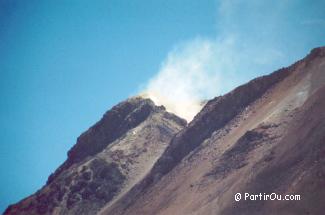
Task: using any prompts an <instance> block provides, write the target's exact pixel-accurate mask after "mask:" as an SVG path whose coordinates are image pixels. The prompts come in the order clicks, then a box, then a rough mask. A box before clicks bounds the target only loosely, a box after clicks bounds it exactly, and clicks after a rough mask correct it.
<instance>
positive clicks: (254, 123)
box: [5, 47, 325, 215]
mask: <svg viewBox="0 0 325 215" xmlns="http://www.w3.org/2000/svg"><path fill="white" fill-rule="evenodd" d="M324 70H325V47H319V48H315V49H313V50H312V51H311V52H310V53H309V54H308V55H307V56H306V57H305V58H303V59H301V60H299V61H297V62H296V63H294V64H292V65H291V66H289V67H286V68H281V69H279V70H277V71H275V72H273V73H271V74H270V75H266V76H262V77H259V78H256V79H253V80H252V81H250V82H248V83H246V84H244V85H241V86H239V87H237V88H235V89H234V90H232V91H231V92H229V93H227V94H225V95H223V96H219V97H216V98H214V99H211V100H209V101H208V102H207V103H206V104H205V106H204V107H203V109H202V110H201V111H200V112H199V113H198V114H197V115H196V116H195V117H194V119H193V120H192V121H191V122H189V123H187V122H186V121H185V120H183V119H181V118H180V117H178V116H176V115H174V114H172V113H169V112H167V111H166V110H165V108H164V107H163V106H156V105H155V104H154V103H153V102H152V101H151V100H150V99H144V98H140V97H134V98H130V99H128V100H126V101H124V102H121V103H119V104H118V105H116V106H114V107H113V108H112V109H111V110H109V111H108V112H106V113H105V114H104V116H103V118H102V119H101V120H100V121H99V122H98V123H96V124H95V125H94V126H92V127H91V128H90V129H88V130H87V131H86V132H84V133H83V134H82V135H81V136H80V137H79V138H78V140H77V143H76V144H75V145H74V146H73V147H72V148H71V149H70V150H69V152H68V158H67V160H66V161H65V162H64V163H63V164H62V165H61V166H60V167H59V168H58V169H57V170H56V171H55V173H54V174H53V175H51V176H50V177H49V179H48V181H47V183H46V185H45V186H44V187H43V188H42V189H40V190H39V191H38V192H36V194H34V195H32V196H30V197H28V198H26V199H24V200H22V201H20V202H19V203H17V204H15V205H12V206H9V207H8V208H7V210H6V211H5V214H17V213H20V214H30V213H35V214H96V213H98V214H99V215H105V214H114V215H115V214H261V213H262V214H264V213H268V212H270V213H271V214H288V213H289V214H290V213H295V214H306V213H312V214H321V211H323V210H324V209H325V208H324V207H323V206H322V205H321V203H320V202H319V201H320V200H319V199H317V196H318V197H319V198H320V199H321V197H324V196H325V193H324V192H322V191H321V190H319V187H321V186H322V184H323V183H325V181H324V180H322V179H321V178H322V177H321V176H323V175H325V170H324V169H323V168H322V165H321V164H323V162H324V160H323V159H322V154H321V153H322V151H323V150H325V149H324V148H323V147H324V143H325V142H324V140H325V133H324V131H325V130H324V128H325V127H324V123H323V122H324V121H325V116H324V113H323V112H322V108H325V104H324V102H322V101H324V100H325V98H324V95H325V91H324V90H325V72H324ZM297 138H298V139H297ZM299 138H300V139H301V140H303V141H304V142H305V143H306V144H304V143H303V142H299ZM308 146H311V148H309V147H308ZM290 150H292V151H290ZM289 152H292V156H287V157H286V155H288V153H289ZM303 155H308V156H306V157H303ZM314 161H317V162H318V164H317V165H316V164H314ZM307 172H308V173H310V174H311V175H312V176H309V177H307V176H306V174H307ZM270 175H271V176H272V175H279V177H278V179H277V178H276V177H270ZM296 177H297V178H298V179H299V180H298V179H297V180H296V179H295V178H296ZM280 179H281V180H282V181H283V182H282V181H281V180H280ZM315 179H317V180H315ZM279 180H280V181H279ZM290 180H292V181H293V182H294V183H293V182H292V183H290ZM313 180H314V181H316V182H315V183H314V184H313ZM308 189H310V190H313V192H314V193H315V195H316V197H315V196H313V195H312V194H309V193H308V192H307V191H308ZM306 190H307V191H306ZM245 191H247V192H248V191H250V192H254V193H258V192H278V193H288V192H289V191H291V192H297V191H299V192H301V194H302V195H305V196H307V197H306V200H305V202H302V203H301V202H293V203H281V202H280V203H278V202H276V203H269V202H257V203H255V202H246V201H241V202H235V201H234V199H233V197H234V196H233V195H234V193H236V192H245ZM290 205H291V206H292V207H290Z"/></svg>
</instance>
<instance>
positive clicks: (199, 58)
mask: <svg viewBox="0 0 325 215" xmlns="http://www.w3.org/2000/svg"><path fill="white" fill-rule="evenodd" d="M232 44H233V42H232V40H231V39H227V40H223V41H212V40H208V39H203V38H196V39H194V40H192V41H189V42H185V43H183V44H180V45H178V46H177V47H176V48H174V49H173V50H172V51H171V52H170V53H169V54H168V56H167V59H166V60H165V61H164V62H163V63H162V65H161V68H160V70H159V72H158V74H157V75H156V76H155V77H153V78H152V79H151V80H150V81H149V83H148V85H147V86H146V88H145V90H144V93H143V95H144V96H146V97H149V98H151V99H152V100H153V101H154V102H155V103H156V104H157V105H164V106H165V107H166V109H167V110H168V111H170V112H173V113H175V114H176V115H178V116H180V117H183V118H185V119H186V120H188V121H190V120H192V118H193V117H194V115H195V114H197V113H198V112H199V111H200V109H201V108H202V105H203V102H202V101H203V100H204V99H208V98H212V97H214V96H216V95H217V94H218V93H220V89H219V88H220V82H221V81H223V80H222V79H227V76H228V75H227V74H222V75H221V74H220V70H219V68H221V67H222V68H223V69H225V68H226V67H227V66H226V65H231V64H230V62H227V61H229V58H228V57H227V58H224V57H222V56H223V55H222V53H225V51H226V50H227V49H228V50H229V49H230V47H231V46H232Z"/></svg>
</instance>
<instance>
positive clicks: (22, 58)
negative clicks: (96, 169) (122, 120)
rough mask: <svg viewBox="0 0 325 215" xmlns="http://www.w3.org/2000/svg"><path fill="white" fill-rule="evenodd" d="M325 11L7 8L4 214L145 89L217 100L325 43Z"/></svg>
mask: <svg viewBox="0 0 325 215" xmlns="http://www.w3.org/2000/svg"><path fill="white" fill-rule="evenodd" d="M324 8H325V2H324V1H302V0H281V1H280V0H273V1H257V0H251V1H244V0H233V1H232V0H229V1H226V0H221V1H198V0H197V1H194V0H186V1H185V0H182V1H181V0H173V1H171V0H161V1H149V0H148V1H147V0H143V1H123V0H106V1H99V0H94V1H84V0H66V1H60V0H55V1H54V0H53V1H49V0H48V1H47V0H43V1H36V0H30V1H18V0H0V84H1V85H0V87H1V91H0V94H1V106H0V120H1V121H0V122H1V123H0V126H1V127H0V134H1V137H2V141H1V142H2V143H1V144H0V162H1V164H2V165H1V171H0V180H1V181H0V182H1V189H0V211H2V210H4V209H5V207H6V206H7V205H8V204H10V203H14V202H17V201H18V200H20V199H21V198H23V197H26V196H27V195H29V194H32V193H33V192H35V191H36V190H37V189H39V188H41V186H42V185H44V183H45V181H46V179H47V177H48V175H49V174H50V173H51V172H53V171H54V170H55V169H56V168H57V167H58V166H59V165H60V164H61V163H62V162H63V161H64V160H65V159H66V152H67V151H68V149H69V148H70V147H71V146H72V145H73V144H74V143H75V141H76V138H77V137H78V136H79V135H80V133H81V132H83V131H85V130H86V129H87V128H88V127H90V126H91V125H92V124H94V123H95V122H96V121H98V120H99V119H100V118H101V116H102V114H103V113H104V112H105V111H106V110H108V109H109V108H110V107H112V105H114V104H116V103H118V102H119V101H122V100H124V99H126V98H127V97H129V96H131V95H134V94H137V93H139V92H140V91H142V90H149V91H150V90H155V91H157V90H158V91H161V92H163V93H166V94H169V92H170V90H169V88H170V87H171V86H169V85H168V84H167V83H166V82H169V83H179V84H177V86H187V87H185V88H184V87H182V89H186V90H185V91H181V90H180V91H179V92H180V94H179V95H180V97H184V99H185V100H186V99H189V95H191V96H190V97H192V96H193V97H194V98H195V99H202V98H210V97H213V96H217V95H219V94H222V93H225V92H227V91H229V90H230V89H231V88H233V87H235V86H236V85H238V84H240V83H244V82H245V81H248V80H249V79H251V78H254V77H256V76H259V75H263V74H267V73H269V72H272V71H273V70H275V69H277V68H279V67H282V66H286V65H289V64H291V63H293V62H294V61H295V60H298V59H299V58H301V57H303V56H304V55H306V54H307V53H308V52H309V51H310V49H311V48H313V47H317V46H321V45H325V13H324ZM193 62H194V63H193ZM197 68H199V69H197ZM170 71H173V72H172V73H171V72H170ZM170 74H172V75H170ZM174 74H177V75H174ZM193 74H194V75H193ZM198 77H199V80H202V81H201V82H202V83H205V84H202V83H201V84H200V83H197V82H195V81H193V79H194V80H195V79H197V78H198ZM210 77H211V78H210ZM175 78H178V79H175ZM166 80H167V81H166ZM175 80H177V82H175ZM205 80H208V81H205ZM165 84H166V85H165ZM188 86H191V87H188ZM173 87H175V86H173ZM174 91H175V89H174ZM177 95H178V94H177ZM171 101H173V100H171Z"/></svg>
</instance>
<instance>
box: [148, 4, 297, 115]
mask: <svg viewBox="0 0 325 215" xmlns="http://www.w3.org/2000/svg"><path fill="white" fill-rule="evenodd" d="M293 4H294V2H292V1H285V2H283V1H280V0H276V1H275V2H273V1H272V2H261V1H258V0H253V1H251V2H250V3H249V4H247V1H245V0H238V1H228V0H221V1H219V4H218V10H217V11H216V13H217V19H216V27H217V35H216V37H215V38H202V37H199V38H195V39H193V40H189V41H187V42H183V43H181V44H179V45H177V46H176V47H175V48H174V49H173V50H172V51H170V52H169V53H168V55H167V57H166V59H165V60H164V61H163V63H162V65H161V67H160V69H159V71H158V73H157V74H156V75H155V76H154V77H153V78H152V79H151V80H149V82H148V83H147V85H146V86H145V87H144V89H142V92H144V93H143V95H145V96H147V97H149V98H151V99H152V100H153V101H154V102H155V103H156V104H157V105H164V106H165V107H166V109H167V110H168V111H170V112H173V113H175V114H176V115H178V116H181V117H183V118H185V119H186V120H188V121H190V120H192V118H193V117H194V116H195V115H196V114H197V112H198V111H200V109H201V108H202V101H203V100H205V99H211V98H213V97H215V96H219V95H220V94H223V93H226V92H228V91H230V90H231V89H233V88H234V87H236V86H238V85H239V84H242V83H244V82H246V81H248V80H250V79H252V78H254V77H257V76H261V75H263V74H266V73H270V72H272V71H274V70H275V69H278V68H280V67H282V66H285V65H288V64H289V63H290V62H292V61H293V60H294V59H297V53H296V52H295V51H294V50H293V51H292V52H290V54H289V52H288V50H286V49H285V47H286V45H287V44H291V46H292V43H293V42H292V40H291V38H293V37H295V35H299V34H297V33H296V32H294V31H293V32H292V31H290V30H287V27H286V26H287V25H286V24H288V23H291V22H293V21H292V20H291V21H290V22H288V23H287V22H286V20H287V18H288V17H287V13H286V10H287V8H289V7H292V5H293ZM270 8H271V9H270ZM260 11H263V13H261V12H260ZM242 14H245V15H246V16H242ZM279 23H282V25H279ZM284 23H285V24H284ZM283 35H288V36H287V37H286V38H284V37H283ZM289 35H290V36H289ZM297 46H298V44H297V43H294V47H297ZM280 47H281V48H280ZM302 47H303V45H301V47H300V48H302ZM288 56H290V57H288ZM290 58H291V59H290Z"/></svg>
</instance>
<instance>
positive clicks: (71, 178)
mask: <svg viewBox="0 0 325 215" xmlns="http://www.w3.org/2000/svg"><path fill="white" fill-rule="evenodd" d="M185 125H186V122H185V121H184V120H183V119H180V118H179V117H177V116H175V115H173V114H170V113H168V112H166V111H165V109H164V107H157V106H155V105H154V104H153V102H152V101H151V100H149V99H142V98H131V99H128V100H127V101H125V102H122V103H120V104H118V105H116V106H115V107H113V108H112V109H111V110H110V111H108V112H107V113H105V115H104V116H103V118H102V119H101V120H100V121H99V122H98V123H96V124H95V125H94V126H92V127H91V128H90V129H89V130H88V131H86V132H85V133H83V134H82V135H81V136H80V137H79V138H78V140H77V143H76V144H75V145H74V146H73V147H72V149H71V150H70V151H69V152H68V159H67V160H66V161H65V162H64V163H63V164H62V165H61V166H60V167H59V168H58V169H57V170H56V171H55V173H54V174H52V175H51V176H50V177H49V179H48V182H47V184H46V185H45V186H44V187H43V188H42V189H40V190H39V191H38V192H36V193H35V194H34V195H32V196H30V197H28V198H26V199H24V200H22V201H21V202H19V203H17V204H15V205H12V206H10V207H8V209H7V210H6V212H5V214H28V215H31V214H95V213H96V212H97V211H98V210H99V209H100V208H101V207H103V206H104V205H105V204H108V203H111V202H113V201H114V200H116V199H118V198H120V197H121V196H123V194H124V193H125V192H127V191H128V190H129V189H130V188H131V187H132V186H133V185H134V184H136V183H137V182H138V181H139V180H141V179H142V178H143V177H144V175H145V174H146V173H147V172H148V171H149V170H150V169H151V167H152V165H153V164H154V162H155V161H156V160H157V159H158V158H159V157H160V155H161V154H162V152H163V151H164V149H165V148H166V147H167V145H168V143H169V142H170V139H171V138H172V136H173V135H174V134H175V133H176V132H178V131H179V130H180V129H182V128H183V127H184V126H185Z"/></svg>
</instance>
